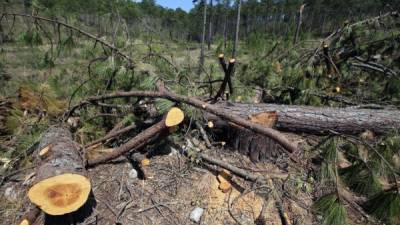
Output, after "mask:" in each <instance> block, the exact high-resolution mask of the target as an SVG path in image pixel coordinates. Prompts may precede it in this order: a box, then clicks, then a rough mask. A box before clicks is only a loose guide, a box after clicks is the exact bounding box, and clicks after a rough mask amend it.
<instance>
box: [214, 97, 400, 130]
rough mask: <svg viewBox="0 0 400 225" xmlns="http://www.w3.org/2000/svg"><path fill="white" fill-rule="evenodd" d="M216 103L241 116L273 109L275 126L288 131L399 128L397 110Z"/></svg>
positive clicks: (254, 114)
mask: <svg viewBox="0 0 400 225" xmlns="http://www.w3.org/2000/svg"><path fill="white" fill-rule="evenodd" d="M217 106H218V107H220V108H221V109H224V110H226V111H229V112H232V113H233V114H235V115H238V116H240V117H243V118H250V117H255V116H257V115H258V116H259V117H260V116H262V113H267V112H276V113H277V121H276V125H275V127H276V128H277V129H279V130H285V131H292V132H305V133H314V134H321V133H322V134H323V133H328V132H330V131H335V132H339V133H346V134H359V133H361V132H364V131H366V130H370V131H373V132H375V133H385V132H388V131H390V130H392V129H400V116H399V115H400V111H399V110H389V109H385V110H383V109H368V108H365V107H364V108H363V107H348V108H332V107H313V106H289V105H275V104H241V103H233V104H231V103H220V104H218V105H217Z"/></svg>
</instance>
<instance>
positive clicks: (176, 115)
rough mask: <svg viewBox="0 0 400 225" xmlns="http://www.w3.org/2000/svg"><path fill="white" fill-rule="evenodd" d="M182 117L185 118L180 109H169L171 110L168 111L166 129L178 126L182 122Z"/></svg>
mask: <svg viewBox="0 0 400 225" xmlns="http://www.w3.org/2000/svg"><path fill="white" fill-rule="evenodd" d="M184 117H185V116H184V114H183V112H182V110H181V109H179V108H176V107H173V108H171V110H169V112H168V114H167V118H166V119H165V125H166V126H167V127H174V126H176V125H179V124H180V123H181V122H182V121H183V119H184Z"/></svg>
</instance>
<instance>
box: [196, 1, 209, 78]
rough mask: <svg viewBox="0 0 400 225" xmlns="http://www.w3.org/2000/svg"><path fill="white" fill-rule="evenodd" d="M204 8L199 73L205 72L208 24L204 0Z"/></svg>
mask: <svg viewBox="0 0 400 225" xmlns="http://www.w3.org/2000/svg"><path fill="white" fill-rule="evenodd" d="M203 4H204V6H203V7H204V8H203V31H202V34H201V46H200V62H199V71H198V74H201V72H203V67H204V57H205V56H204V43H205V40H206V26H207V1H206V0H203Z"/></svg>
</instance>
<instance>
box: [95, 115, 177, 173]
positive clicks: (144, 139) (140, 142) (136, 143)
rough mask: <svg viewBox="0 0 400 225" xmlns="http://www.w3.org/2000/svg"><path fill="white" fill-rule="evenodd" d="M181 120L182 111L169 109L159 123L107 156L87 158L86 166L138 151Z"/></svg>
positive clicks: (167, 131) (169, 130)
mask: <svg viewBox="0 0 400 225" xmlns="http://www.w3.org/2000/svg"><path fill="white" fill-rule="evenodd" d="M183 119H184V114H183V112H182V110H180V109H179V108H175V107H174V108H171V109H170V111H169V112H168V113H167V115H166V116H165V117H164V118H163V119H162V120H161V121H160V122H158V123H156V124H154V125H153V126H151V127H149V128H147V129H146V130H144V131H142V132H141V133H140V134H138V135H136V136H135V137H134V138H132V139H131V140H129V141H128V142H127V143H125V144H123V145H121V146H120V147H118V148H117V149H115V150H114V151H112V152H110V153H109V154H106V155H104V156H100V157H97V158H94V159H90V158H89V159H88V165H89V166H94V165H97V164H101V163H105V162H108V161H110V160H113V159H116V158H118V157H120V156H121V155H123V154H126V153H128V152H130V151H133V150H137V149H140V148H142V147H143V146H145V145H146V144H148V143H149V142H150V140H152V139H153V138H154V137H157V136H158V135H161V134H168V133H169V132H171V128H174V127H176V126H178V125H179V124H180V123H181V122H182V121H183ZM172 130H173V129H172Z"/></svg>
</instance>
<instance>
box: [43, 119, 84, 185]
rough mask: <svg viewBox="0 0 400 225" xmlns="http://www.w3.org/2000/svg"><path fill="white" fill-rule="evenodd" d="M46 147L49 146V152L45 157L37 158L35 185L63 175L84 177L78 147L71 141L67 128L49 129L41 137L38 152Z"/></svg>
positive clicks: (82, 163) (82, 162) (82, 161)
mask: <svg viewBox="0 0 400 225" xmlns="http://www.w3.org/2000/svg"><path fill="white" fill-rule="evenodd" d="M47 146H50V150H49V152H48V153H47V154H46V155H45V156H38V157H39V160H38V161H39V165H38V167H37V170H36V171H37V172H36V180H35V183H37V182H39V181H42V180H44V179H47V178H50V177H54V176H57V175H61V174H64V173H73V174H80V175H82V176H86V170H85V164H84V160H83V159H82V157H81V155H80V154H79V145H78V144H77V143H75V142H74V141H73V138H72V135H71V133H70V132H69V130H68V129H67V128H62V127H52V128H50V129H49V130H48V131H47V132H46V133H45V134H44V135H43V136H42V139H41V141H40V143H39V147H38V150H39V151H38V152H40V150H42V149H44V148H45V147H47Z"/></svg>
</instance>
